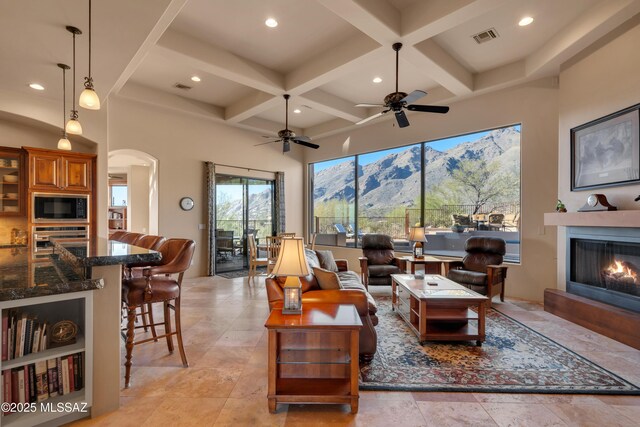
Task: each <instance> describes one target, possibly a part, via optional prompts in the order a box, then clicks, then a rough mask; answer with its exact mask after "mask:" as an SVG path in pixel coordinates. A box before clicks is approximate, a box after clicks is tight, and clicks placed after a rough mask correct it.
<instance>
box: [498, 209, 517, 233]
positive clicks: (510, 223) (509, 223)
mask: <svg viewBox="0 0 640 427" xmlns="http://www.w3.org/2000/svg"><path fill="white" fill-rule="evenodd" d="M502 225H503V227H504V229H505V230H506V229H507V228H509V229H512V228H515V229H516V230H515V231H518V229H519V228H520V212H517V213H515V214H507V215H505V216H504V221H503V222H502Z"/></svg>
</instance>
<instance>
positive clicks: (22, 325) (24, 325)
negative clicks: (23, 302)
mask: <svg viewBox="0 0 640 427" xmlns="http://www.w3.org/2000/svg"><path fill="white" fill-rule="evenodd" d="M19 322H20V344H18V348H17V350H18V352H19V354H20V356H19V357H22V356H24V340H25V338H26V335H27V313H21V314H20V321H19Z"/></svg>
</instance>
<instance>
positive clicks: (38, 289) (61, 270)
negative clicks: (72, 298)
mask: <svg viewBox="0 0 640 427" xmlns="http://www.w3.org/2000/svg"><path fill="white" fill-rule="evenodd" d="M103 287H104V281H103V280H102V279H87V278H86V277H84V275H81V274H78V272H76V271H75V270H74V269H73V268H71V267H70V266H69V265H68V264H67V263H65V262H63V261H62V260H60V258H59V257H58V256H56V255H51V256H50V257H49V258H48V259H46V260H40V261H32V260H31V252H30V250H29V248H26V247H14V248H0V301H9V300H17V299H23V298H33V297H41V296H47V295H56V294H64V293H68V292H80V291H87V290H93V289H100V288H103Z"/></svg>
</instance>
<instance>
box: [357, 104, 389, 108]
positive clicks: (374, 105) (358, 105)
mask: <svg viewBox="0 0 640 427" xmlns="http://www.w3.org/2000/svg"><path fill="white" fill-rule="evenodd" d="M356 107H367V108H375V107H384V104H356Z"/></svg>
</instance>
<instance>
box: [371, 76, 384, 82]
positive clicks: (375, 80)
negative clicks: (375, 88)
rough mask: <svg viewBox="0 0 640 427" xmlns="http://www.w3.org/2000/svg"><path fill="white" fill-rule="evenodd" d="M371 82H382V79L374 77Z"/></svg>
mask: <svg viewBox="0 0 640 427" xmlns="http://www.w3.org/2000/svg"><path fill="white" fill-rule="evenodd" d="M373 82H374V83H380V82H382V79H381V78H380V77H374V78H373Z"/></svg>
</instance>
